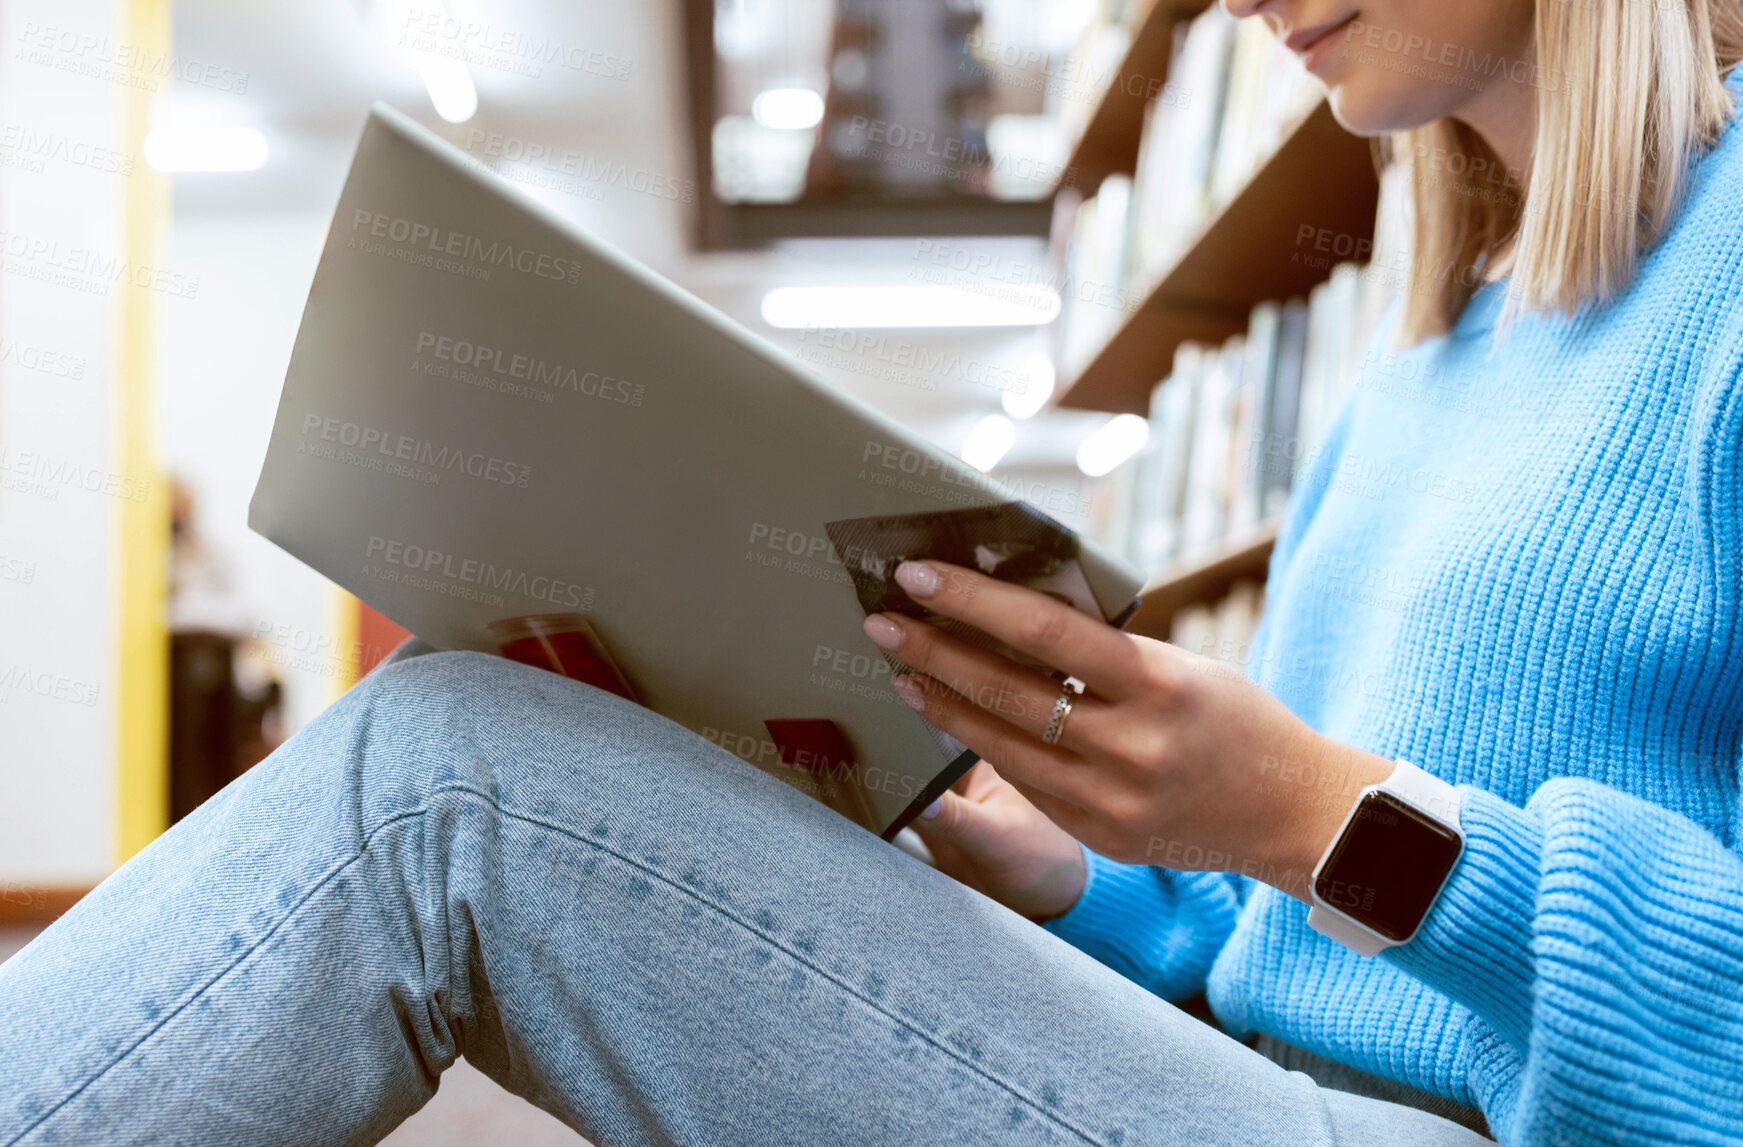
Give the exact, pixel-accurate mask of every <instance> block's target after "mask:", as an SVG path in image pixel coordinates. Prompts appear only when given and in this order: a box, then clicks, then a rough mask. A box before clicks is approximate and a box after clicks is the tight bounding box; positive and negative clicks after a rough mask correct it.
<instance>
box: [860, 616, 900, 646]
mask: <svg viewBox="0 0 1743 1147" xmlns="http://www.w3.org/2000/svg"><path fill="white" fill-rule="evenodd" d="M865 635H866V636H867V637H869V638H871V639H872V641H873V642H874V643H875V644H876V645H877V647H878V648H879V649H888V650H891V651H894V650H897V649H900V648H901V647H902V627H901V626H899V625H897V624H896V623H895V622H893V621H891V620H890V619H889V618H887V617H885V616H884V615H883V614H881V613H874V614H872V615H871V616H870V617H868V618H866V619H865Z"/></svg>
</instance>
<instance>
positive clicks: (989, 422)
mask: <svg viewBox="0 0 1743 1147" xmlns="http://www.w3.org/2000/svg"><path fill="white" fill-rule="evenodd" d="M1016 440H1017V428H1016V426H1015V425H1013V424H1012V422H1011V420H1010V419H1009V418H1006V417H1005V416H1004V415H1002V414H989V415H987V416H986V417H985V418H983V419H981V420H980V421H979V422H977V423H975V426H974V429H973V430H970V431H969V432H968V437H967V438H966V439H964V440H963V443H962V460H963V461H964V462H967V463H968V464H969V465H970V466H973V467H974V468H975V469H976V470H979V471H981V472H982V473H985V472H986V471H988V470H991V469H992V468H993V467H994V466H997V465H998V464H999V459H1000V458H1003V457H1004V456H1005V452H1006V451H1007V450H1009V449H1010V448H1011V443H1013V442H1015V441H1016Z"/></svg>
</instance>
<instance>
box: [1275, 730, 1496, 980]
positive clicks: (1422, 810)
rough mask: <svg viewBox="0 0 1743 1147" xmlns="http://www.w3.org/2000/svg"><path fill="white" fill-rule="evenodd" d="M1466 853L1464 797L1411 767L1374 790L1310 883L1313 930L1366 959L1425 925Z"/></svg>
mask: <svg viewBox="0 0 1743 1147" xmlns="http://www.w3.org/2000/svg"><path fill="white" fill-rule="evenodd" d="M1464 849H1465V834H1464V831H1463V830H1462V829H1461V828H1460V827H1459V791H1458V790H1457V789H1456V788H1454V787H1453V786H1451V785H1449V784H1447V783H1446V782H1445V781H1443V780H1441V779H1440V778H1439V777H1435V776H1431V775H1429V774H1428V773H1425V772H1423V771H1422V770H1421V769H1419V768H1417V767H1416V766H1415V765H1413V764H1411V763H1410V762H1409V761H1398V762H1397V763H1396V764H1395V766H1394V767H1393V769H1392V775H1391V776H1389V777H1387V778H1386V779H1385V780H1383V781H1381V782H1379V783H1378V784H1373V785H1369V786H1368V787H1367V788H1365V789H1363V790H1362V791H1361V792H1360V793H1359V794H1357V797H1356V803H1355V805H1354V806H1353V807H1352V808H1351V809H1350V811H1349V812H1348V813H1347V814H1346V815H1345V816H1344V822H1343V824H1342V825H1341V826H1340V827H1339V828H1338V831H1337V835H1336V836H1334V837H1333V838H1332V842H1331V844H1330V845H1328V846H1327V847H1326V850H1325V855H1324V856H1322V857H1320V859H1319V863H1318V864H1317V865H1315V866H1314V869H1313V879H1312V881H1311V882H1309V884H1308V890H1309V894H1310V896H1311V897H1312V901H1313V907H1312V908H1311V910H1309V912H1308V913H1307V925H1308V927H1310V928H1312V929H1313V930H1314V931H1315V932H1318V933H1320V934H1322V935H1325V936H1330V937H1331V938H1332V939H1333V940H1336V941H1337V942H1338V943H1340V944H1342V945H1344V946H1345V947H1346V948H1350V949H1353V950H1354V951H1356V952H1358V953H1360V954H1361V955H1364V956H1372V955H1374V954H1375V953H1377V952H1381V951H1384V950H1385V949H1387V948H1390V947H1393V946H1395V945H1398V944H1403V943H1405V942H1406V941H1408V940H1409V939H1410V938H1411V937H1412V936H1415V935H1416V930H1417V929H1418V928H1420V927H1422V921H1423V920H1424V919H1426V918H1427V916H1428V910H1429V909H1430V908H1433V907H1434V902H1435V899H1436V898H1437V897H1439V896H1440V890H1441V886H1442V885H1444V884H1445V883H1446V878H1447V877H1448V876H1450V875H1451V874H1452V870H1453V866H1454V865H1456V864H1457V863H1458V861H1459V856H1460V854H1462V853H1463V852H1464Z"/></svg>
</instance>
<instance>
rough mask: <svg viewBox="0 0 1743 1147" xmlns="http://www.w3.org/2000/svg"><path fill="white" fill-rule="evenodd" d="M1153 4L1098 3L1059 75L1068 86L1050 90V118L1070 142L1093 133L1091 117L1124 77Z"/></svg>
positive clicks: (1136, 0)
mask: <svg viewBox="0 0 1743 1147" xmlns="http://www.w3.org/2000/svg"><path fill="white" fill-rule="evenodd" d="M1153 2H1154V0H1096V7H1095V12H1094V13H1093V14H1092V15H1091V16H1090V18H1089V19H1088V20H1087V21H1086V22H1085V23H1084V26H1083V29H1082V30H1081V31H1080V32H1079V33H1078V36H1077V43H1076V44H1075V45H1074V46H1073V47H1072V49H1071V52H1070V54H1069V55H1068V56H1067V58H1066V60H1065V61H1064V63H1063V65H1062V66H1061V67H1059V68H1058V69H1057V74H1058V75H1059V76H1060V77H1061V78H1062V79H1063V80H1064V81H1067V82H1062V83H1059V84H1055V85H1049V87H1048V91H1047V108H1046V110H1047V112H1048V114H1050V115H1052V116H1053V117H1054V119H1055V120H1056V121H1057V123H1058V125H1059V130H1060V131H1061V132H1062V133H1063V134H1064V136H1065V138H1066V139H1067V140H1070V141H1076V140H1077V139H1079V138H1080V137H1081V136H1082V135H1083V133H1084V131H1085V129H1086V128H1088V127H1089V120H1090V116H1092V115H1094V114H1095V109H1096V105H1097V104H1099V103H1100V102H1101V97H1102V96H1103V95H1104V94H1105V93H1106V90H1107V88H1108V87H1109V86H1110V85H1111V84H1113V83H1114V82H1115V80H1116V79H1117V78H1118V75H1119V67H1120V62H1121V61H1122V60H1123V59H1125V56H1126V50H1127V49H1128V48H1130V47H1131V46H1132V37H1133V36H1134V35H1135V34H1136V31H1137V27H1138V23H1139V22H1140V21H1141V20H1143V19H1144V17H1145V16H1147V15H1149V12H1150V8H1151V7H1152V6H1153Z"/></svg>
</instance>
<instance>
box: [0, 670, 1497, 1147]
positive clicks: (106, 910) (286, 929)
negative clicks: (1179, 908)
mask: <svg viewBox="0 0 1743 1147" xmlns="http://www.w3.org/2000/svg"><path fill="white" fill-rule="evenodd" d="M462 1053H464V1054H465V1056H466V1058H467V1059H468V1060H469V1061H470V1062H471V1063H473V1064H474V1065H476V1066H477V1067H478V1068H480V1069H481V1070H482V1071H484V1072H486V1073H487V1074H489V1075H490V1076H492V1077H493V1078H494V1079H496V1080H497V1081H498V1082H499V1083H501V1084H502V1085H503V1086H504V1087H506V1088H507V1089H509V1090H510V1091H513V1092H515V1093H516V1094H519V1095H522V1096H525V1097H526V1098H527V1099H529V1100H530V1101H532V1102H533V1103H535V1104H537V1105H539V1106H540V1107H543V1108H545V1109H546V1110H548V1111H550V1112H552V1113H553V1114H554V1115H556V1116H557V1117H558V1118H559V1119H562V1120H563V1121H564V1122H566V1123H568V1124H570V1125H571V1126H573V1127H575V1128H576V1129H577V1130H578V1131H580V1132H581V1133H582V1134H583V1135H586V1136H587V1137H589V1138H590V1139H592V1140H593V1141H594V1142H595V1143H597V1144H600V1145H601V1147H612V1145H617V1144H644V1143H686V1144H731V1145H738V1144H746V1145H756V1147H763V1145H768V1144H803V1145H806V1147H813V1145H816V1144H837V1143H856V1144H857V1143H863V1144H876V1145H880V1147H881V1145H889V1144H910V1143H912V1144H921V1143H924V1144H944V1143H962V1144H975V1145H981V1144H1031V1143H1032V1144H1041V1143H1052V1144H1075V1143H1093V1144H1105V1145H1112V1144H1126V1145H1128V1147H1135V1145H1137V1144H1172V1143H1182V1144H1207V1143H1218V1144H1220V1143H1255V1144H1267V1145H1272V1144H1279V1143H1287V1144H1333V1143H1338V1144H1353V1143H1369V1142H1372V1143H1399V1142H1410V1143H1412V1144H1414V1145H1417V1147H1429V1145H1436V1144H1454V1143H1459V1144H1463V1143H1476V1142H1484V1140H1481V1139H1480V1138H1479V1137H1477V1136H1475V1135H1473V1134H1472V1133H1471V1132H1468V1131H1466V1130H1464V1129H1463V1128H1461V1127H1458V1126H1457V1125H1455V1124H1453V1123H1450V1122H1446V1121H1444V1120H1441V1119H1438V1118H1436V1117H1434V1116H1431V1115H1428V1114H1426V1113H1424V1112H1421V1111H1418V1110H1416V1109H1414V1108H1410V1107H1402V1106H1395V1105H1392V1104H1388V1103H1382V1102H1379V1101H1377V1100H1372V1099H1366V1098H1361V1097H1357V1096H1354V1095H1349V1094H1346V1093H1343V1092H1338V1091H1331V1090H1325V1089H1321V1088H1319V1087H1317V1086H1316V1085H1315V1084H1314V1083H1313V1082H1312V1081H1311V1080H1310V1079H1308V1078H1307V1077H1306V1076H1305V1075H1301V1074H1299V1073H1294V1072H1288V1071H1285V1070H1284V1069H1283V1068H1281V1067H1279V1066H1277V1065H1276V1064H1274V1063H1273V1062H1271V1061H1270V1060H1268V1059H1266V1058H1264V1057H1262V1056H1260V1055H1258V1054H1257V1053H1255V1052H1253V1051H1251V1050H1249V1049H1248V1048H1246V1047H1244V1046H1242V1045H1241V1044H1239V1043H1237V1042H1236V1041H1234V1040H1232V1039H1229V1038H1228V1037H1227V1036H1224V1035H1222V1034H1220V1033H1218V1032H1216V1031H1215V1030H1213V1029H1211V1028H1209V1027H1206V1026H1205V1025H1203V1024H1201V1023H1200V1022H1198V1021H1197V1020H1195V1019H1193V1018H1191V1017H1189V1016H1187V1015H1186V1014H1184V1013H1182V1012H1180V1011H1178V1010H1176V1009H1175V1008H1173V1007H1171V1006H1170V1005H1169V1004H1167V1003H1165V1002H1164V1001H1162V1000H1160V999H1157V998H1156V997H1154V996H1151V995H1149V994H1148V993H1146V992H1145V991H1143V990H1142V989H1140V988H1138V987H1137V986H1135V985H1133V984H1132V983H1130V982H1129V981H1127V980H1125V979H1123V978H1121V977H1120V976H1118V975H1116V974H1115V973H1113V972H1111V971H1109V970H1108V969H1106V968H1104V967H1102V966H1101V965H1099V964H1097V963H1096V962H1094V961H1093V960H1091V959H1089V958H1088V957H1086V956H1084V955H1082V954H1080V953H1079V952H1077V951H1076V950H1074V949H1072V948H1070V947H1068V946H1067V945H1065V944H1064V943H1062V942H1060V941H1059V940H1057V939H1055V938H1054V937H1053V936H1051V935H1049V934H1048V933H1046V932H1044V931H1043V930H1042V929H1040V928H1037V927H1035V926H1034V925H1032V924H1030V923H1029V922H1027V921H1025V920H1023V919H1021V918H1019V917H1018V916H1016V915H1014V914H1013V913H1011V912H1009V911H1007V910H1006V909H1004V908H1002V907H1000V906H999V905H997V904H994V903H993V902H992V901H990V900H987V899H985V898H983V897H981V896H980V895H978V894H976V893H974V892H970V891H969V890H967V889H965V888H963V887H962V886H960V885H958V884H956V883H955V882H954V881H952V880H950V879H948V878H947V877H945V876H943V875H942V874H940V873H938V872H936V871H934V870H933V869H931V868H928V867H927V866H926V865H924V864H922V863H920V862H918V861H916V860H914V859H913V858H912V857H909V856H908V855H906V854H904V853H903V852H901V851H900V850H898V849H895V848H892V847H891V846H890V845H888V844H886V843H884V842H883V841H880V840H878V839H877V838H876V837H874V836H872V835H871V834H870V833H867V832H865V831H863V830H861V829H859V828H856V827H854V826H853V825H851V824H850V823H849V822H847V821H846V820H844V819H842V818H840V817H838V816H837V815H835V814H834V813H832V812H829V811H828V810H826V809H825V808H823V807H822V806H821V805H818V804H816V803H814V802H813V801H811V800H810V799H809V798H808V797H805V796H803V795H801V794H799V793H797V792H795V791H793V790H792V789H790V788H788V787H787V786H785V785H783V784H781V783H780V782H779V781H777V780H775V779H773V778H771V777H768V776H766V775H764V774H762V773H760V772H758V771H756V770H755V769H753V768H752V767H750V766H749V765H746V764H744V763H743V762H741V761H740V760H739V759H738V758H737V757H735V756H733V755H732V754H730V753H728V752H726V751H724V750H722V749H720V748H719V747H718V746H715V745H712V744H710V743H708V742H706V741H704V740H702V739H701V738H700V737H697V736H696V735H694V734H692V733H690V732H688V731H686V730H685V729H683V728H681V727H679V726H678V725H675V724H673V723H672V722H670V721H667V720H665V719H664V718H662V717H659V716H657V715H655V714H653V713H650V712H648V711H646V710H644V709H641V708H639V707H637V706H635V705H633V704H630V703H629V702H627V701H624V700H621V699H619V698H617V697H614V696H612V695H610V694H608V693H604V692H600V691H598V690H596V689H591V688H588V687H586V686H583V685H579V684H576V683H574V682H571V681H568V680H565V679H563V678H561V677H557V676H554V675H552V674H550V673H546V672H543V671H541V670H537V669H530V668H526V667H523V666H519V665H515V664H512V663H510V662H508V661H504V660H501V659H499V658H494V657H487V656H484V655H480V654H472V653H440V654H428V655H425V656H420V657H413V658H410V659H403V660H399V661H398V662H397V663H395V664H392V665H389V666H387V667H385V668H383V669H381V670H379V671H377V672H376V673H374V674H372V675H371V676H370V677H369V678H368V679H367V680H366V681H364V682H363V683H362V684H360V685H359V686H358V687H357V688H355V689H353V690H351V692H350V693H349V694H347V695H346V696H345V697H344V698H343V699H342V700H340V701H339V702H338V703H337V704H335V705H334V706H333V707H332V708H331V709H329V710H328V711H327V712H326V713H324V714H323V715H322V716H321V717H320V718H319V719H318V720H316V721H315V722H314V723H313V724H311V725H310V726H309V727H308V728H307V729H306V730H304V731H303V732H301V733H299V734H298V735H297V736H296V737H294V738H292V739H291V740H290V742H289V743H287V744H286V745H285V746H284V747H283V748H281V749H280V750H279V751H278V752H276V753H274V754H273V755H272V757H271V758H269V759H268V760H267V761H265V762H264V763H262V764H261V765H259V766H258V767H256V768H255V769H254V770H253V771H252V772H250V773H249V774H248V775H246V776H245V777H243V778H242V779H241V780H239V781H237V782H235V783H234V784H232V785H231V786H230V787H229V788H227V789H225V790H224V791H223V792H222V793H221V794H219V795H218V796H217V797H215V798H214V799H212V800H211V801H209V802H208V803H207V804H206V805H204V806H203V807H202V808H200V809H199V811H198V812H196V813H195V814H194V815H193V816H191V817H189V818H187V819H186V820H184V821H183V822H181V823H180V824H178V825H176V827H175V828H173V829H171V830H170V831H169V832H168V833H167V834H165V835H164V836H163V837H162V838H161V839H160V840H158V841H157V842H156V843H155V844H153V845H152V846H151V847H149V848H147V849H146V850H145V851H144V852H142V853H140V854H139V856H137V857H135V858H134V859H133V860H132V861H130V862H129V863H128V864H126V865H125V866H123V867H122V868H121V869H120V870H119V871H117V872H116V873H115V874H114V875H113V876H111V877H110V878H109V879H108V880H106V881H104V883H103V884H102V886H101V887H99V888H98V889H97V890H96V891H95V892H93V893H92V894H91V895H90V896H88V897H86V898H85V900H84V901H82V902H81V903H80V904H79V905H78V906H77V907H76V908H74V909H73V910H72V911H71V912H69V913H68V914H67V915H66V916H64V917H63V918H62V919H61V920H60V921H58V922H57V923H56V924H54V925H53V926H52V927H50V928H49V929H47V930H46V931H45V932H44V933H43V934H42V935H41V936H40V937H39V938H38V939H36V940H35V941H34V942H33V943H31V944H30V945H29V946H28V947H26V948H25V949H24V950H23V951H22V952H20V953H19V954H18V955H17V956H15V957H14V958H13V959H12V960H10V961H9V962H7V963H6V964H4V965H0V1144H26V1143H28V1144H44V1143H67V1144H80V1145H84V1144H96V1143H101V1144H120V1143H152V1144H166V1143H174V1144H224V1145H226V1147H228V1145H232V1144H247V1145H256V1144H277V1143H308V1144H318V1145H321V1147H331V1145H337V1144H350V1143H373V1142H375V1141H376V1140H377V1139H379V1138H380V1137H381V1136H383V1135H385V1134H386V1133H387V1132H388V1131H389V1130H391V1129H392V1128H393V1127H394V1125H395V1124H397V1123H399V1122H400V1120H402V1119H404V1118H405V1117H406V1116H408V1115H410V1114H411V1113H412V1112H413V1111H415V1110H417V1109H418V1108H419V1107H420V1106H422V1105H423V1104H424V1103H425V1102H426V1101H427V1100H428V1099H429V1098H430V1096H431V1095H432V1094H434V1092H435V1090H436V1086H437V1081H438V1080H439V1078H440V1076H441V1074H442V1071H443V1070H444V1069H445V1068H447V1067H448V1066H449V1065H450V1064H452V1063H453V1062H454V1060H455V1058H456V1057H458V1056H459V1055H461V1054H462Z"/></svg>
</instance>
